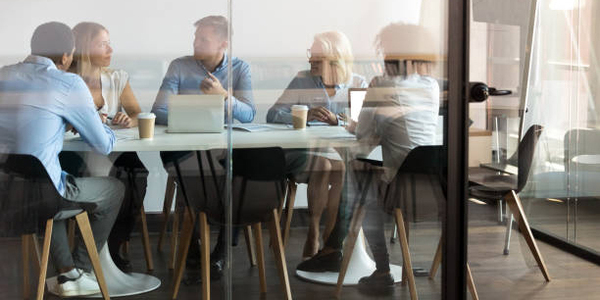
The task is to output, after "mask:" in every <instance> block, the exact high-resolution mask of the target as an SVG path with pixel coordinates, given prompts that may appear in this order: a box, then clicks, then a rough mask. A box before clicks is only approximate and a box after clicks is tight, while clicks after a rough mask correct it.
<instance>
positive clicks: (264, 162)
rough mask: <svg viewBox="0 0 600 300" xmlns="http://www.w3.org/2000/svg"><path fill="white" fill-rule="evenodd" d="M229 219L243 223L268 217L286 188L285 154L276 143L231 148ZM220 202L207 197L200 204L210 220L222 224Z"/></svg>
mask: <svg viewBox="0 0 600 300" xmlns="http://www.w3.org/2000/svg"><path fill="white" fill-rule="evenodd" d="M232 160H233V165H232V167H233V182H232V200H233V203H232V204H231V205H232V207H231V209H232V216H233V220H232V223H233V224H234V225H246V224H251V223H257V222H266V221H268V220H270V217H271V214H270V213H271V212H272V211H273V209H274V208H277V207H279V204H280V202H281V201H282V200H283V195H284V192H285V180H286V176H285V155H284V153H283V150H282V149H281V148H278V147H273V148H248V149H234V150H233V152H232ZM223 207H224V206H223V205H222V203H215V201H212V200H209V201H207V202H205V204H204V206H203V207H201V208H200V210H203V211H204V212H206V213H207V214H208V216H209V218H210V220H211V222H213V223H219V224H223V223H224V222H225V218H224V215H223V212H224V211H223Z"/></svg>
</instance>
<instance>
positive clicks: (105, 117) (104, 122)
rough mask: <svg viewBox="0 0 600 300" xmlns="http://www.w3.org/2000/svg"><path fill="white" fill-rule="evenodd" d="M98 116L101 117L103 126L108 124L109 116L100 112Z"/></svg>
mask: <svg viewBox="0 0 600 300" xmlns="http://www.w3.org/2000/svg"><path fill="white" fill-rule="evenodd" d="M98 115H99V116H100V122H102V124H106V120H107V119H108V116H107V115H106V114H105V113H101V112H99V113H98Z"/></svg>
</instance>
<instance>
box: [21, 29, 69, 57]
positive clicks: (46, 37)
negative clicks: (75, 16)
mask: <svg viewBox="0 0 600 300" xmlns="http://www.w3.org/2000/svg"><path fill="white" fill-rule="evenodd" d="M73 48H75V38H74V37H73V32H71V28H70V27H69V26H67V25H66V24H63V23H60V22H48V23H44V24H42V25H40V26H38V27H37V28H36V29H35V31H34V32H33V36H32V37H31V54H32V55H37V56H44V57H47V58H49V59H51V60H52V61H53V62H54V63H55V64H60V62H61V59H62V56H63V54H67V55H69V54H71V53H72V52H73Z"/></svg>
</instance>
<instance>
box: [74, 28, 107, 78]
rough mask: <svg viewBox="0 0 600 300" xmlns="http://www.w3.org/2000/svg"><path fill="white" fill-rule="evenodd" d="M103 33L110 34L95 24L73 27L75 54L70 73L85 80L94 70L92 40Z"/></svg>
mask: <svg viewBox="0 0 600 300" xmlns="http://www.w3.org/2000/svg"><path fill="white" fill-rule="evenodd" d="M102 31H106V32H108V30H106V28H105V27H104V26H102V25H100V24H98V23H94V22H81V23H79V24H77V25H75V27H73V35H74V36H75V54H74V55H73V63H72V64H71V68H70V69H69V71H71V72H73V73H77V74H79V75H80V76H81V77H82V78H83V79H84V80H85V79H86V76H88V75H89V74H90V73H91V70H92V61H91V57H90V56H91V55H90V52H91V47H92V40H94V38H95V37H96V36H97V35H98V34H99V33H100V32H102Z"/></svg>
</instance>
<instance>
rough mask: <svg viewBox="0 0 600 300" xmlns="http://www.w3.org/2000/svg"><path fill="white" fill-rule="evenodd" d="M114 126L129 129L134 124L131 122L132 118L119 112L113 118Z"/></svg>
mask: <svg viewBox="0 0 600 300" xmlns="http://www.w3.org/2000/svg"><path fill="white" fill-rule="evenodd" d="M112 124H113V125H120V126H123V127H126V128H129V127H131V125H132V122H131V118H130V117H129V116H128V115H126V114H124V113H122V112H118V113H116V114H115V116H114V117H113V119H112Z"/></svg>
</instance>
